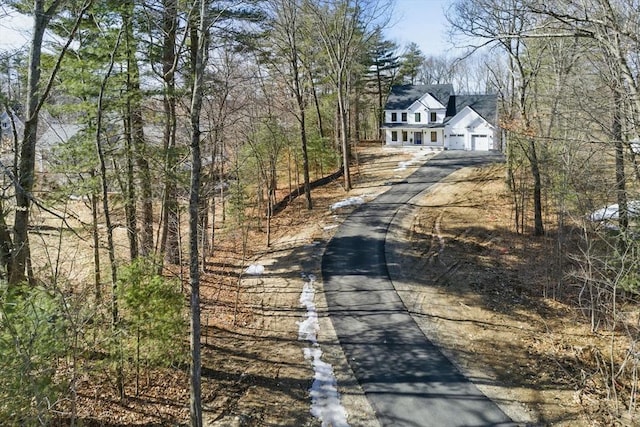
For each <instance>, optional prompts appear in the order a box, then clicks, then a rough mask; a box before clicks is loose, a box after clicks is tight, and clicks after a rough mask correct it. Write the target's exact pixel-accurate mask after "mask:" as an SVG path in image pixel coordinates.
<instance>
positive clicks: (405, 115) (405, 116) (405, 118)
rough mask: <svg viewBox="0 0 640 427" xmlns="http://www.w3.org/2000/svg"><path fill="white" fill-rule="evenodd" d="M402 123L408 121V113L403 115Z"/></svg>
mask: <svg viewBox="0 0 640 427" xmlns="http://www.w3.org/2000/svg"><path fill="white" fill-rule="evenodd" d="M402 121H403V122H406V121H407V113H402Z"/></svg>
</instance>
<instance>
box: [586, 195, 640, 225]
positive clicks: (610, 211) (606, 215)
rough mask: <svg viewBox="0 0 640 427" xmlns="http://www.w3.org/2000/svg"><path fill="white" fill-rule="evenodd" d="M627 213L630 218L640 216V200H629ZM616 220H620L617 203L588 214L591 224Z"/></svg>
mask: <svg viewBox="0 0 640 427" xmlns="http://www.w3.org/2000/svg"><path fill="white" fill-rule="evenodd" d="M627 212H628V214H629V216H630V217H638V216H640V200H630V201H629V202H628V203H627ZM618 219H620V207H619V206H618V204H617V203H615V204H613V205H609V206H605V207H604V208H602V209H598V210H597V211H594V212H592V213H591V214H589V220H591V221H593V222H598V221H607V220H618Z"/></svg>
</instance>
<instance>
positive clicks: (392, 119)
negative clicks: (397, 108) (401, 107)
mask: <svg viewBox="0 0 640 427" xmlns="http://www.w3.org/2000/svg"><path fill="white" fill-rule="evenodd" d="M391 121H392V122H397V121H398V113H391Z"/></svg>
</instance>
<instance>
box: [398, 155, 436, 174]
mask: <svg viewBox="0 0 640 427" xmlns="http://www.w3.org/2000/svg"><path fill="white" fill-rule="evenodd" d="M427 154H428V153H417V154H414V156H413V157H412V158H411V160H407V161H404V162H399V163H398V167H397V168H396V169H394V170H396V171H403V170H406V169H407V168H408V167H409V166H412V165H414V164H416V163H422V162H423V161H424V158H425V157H426V156H427Z"/></svg>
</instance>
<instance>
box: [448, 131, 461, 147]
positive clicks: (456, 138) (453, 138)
mask: <svg viewBox="0 0 640 427" xmlns="http://www.w3.org/2000/svg"><path fill="white" fill-rule="evenodd" d="M449 150H464V135H455V134H454V135H449Z"/></svg>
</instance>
